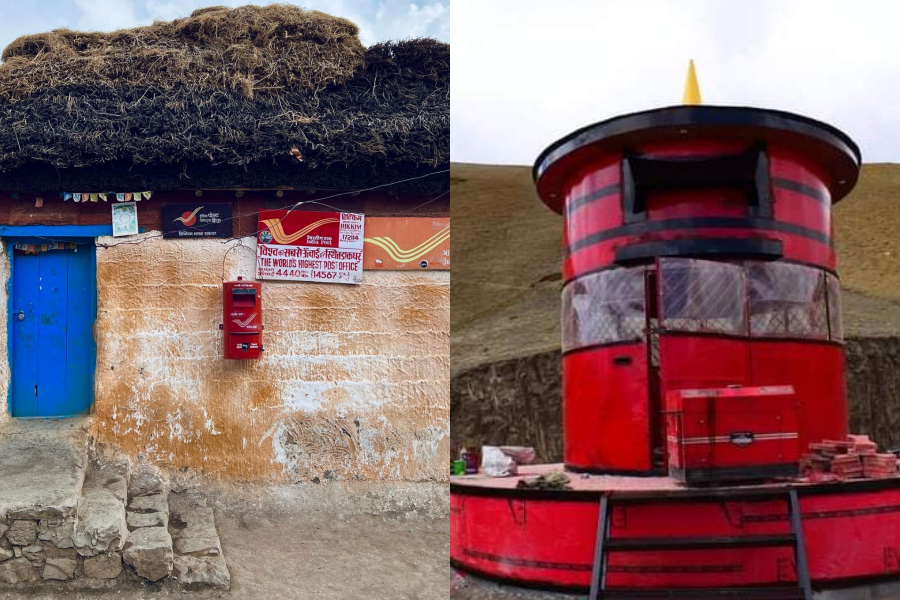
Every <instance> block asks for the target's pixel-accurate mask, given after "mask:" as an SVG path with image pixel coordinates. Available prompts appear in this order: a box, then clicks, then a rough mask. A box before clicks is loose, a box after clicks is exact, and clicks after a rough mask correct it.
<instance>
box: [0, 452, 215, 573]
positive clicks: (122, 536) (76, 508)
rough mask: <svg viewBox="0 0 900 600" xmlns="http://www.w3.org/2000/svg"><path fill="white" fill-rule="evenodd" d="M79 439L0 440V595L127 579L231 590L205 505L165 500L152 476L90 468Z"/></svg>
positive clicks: (210, 513)
mask: <svg viewBox="0 0 900 600" xmlns="http://www.w3.org/2000/svg"><path fill="white" fill-rule="evenodd" d="M82 441H83V439H81V438H79V440H78V441H77V442H75V443H73V441H72V439H71V438H64V439H63V438H56V437H54V436H46V435H42V436H40V437H39V438H28V439H26V438H25V437H20V438H15V439H12V440H10V439H9V438H6V437H0V590H2V589H3V587H4V586H14V587H21V586H30V585H34V584H35V583H39V582H41V581H45V582H48V583H50V582H52V583H53V584H54V585H57V586H59V585H63V586H72V587H89V588H109V587H114V586H116V585H119V584H122V583H124V582H127V581H129V580H134V579H140V580H149V581H155V582H162V581H171V582H172V583H173V584H177V585H181V586H184V587H194V586H213V587H217V588H221V589H229V588H230V585H231V576H230V574H229V572H228V567H227V565H226V564H225V557H224V555H223V553H222V545H221V542H220V541H219V535H218V532H217V531H216V525H215V515H214V514H213V510H212V509H211V508H209V507H207V506H205V501H197V500H193V501H191V500H189V499H187V498H186V497H180V496H177V495H176V496H175V497H170V496H169V494H168V490H167V487H166V485H165V481H164V480H163V479H162V478H160V477H159V476H157V475H155V474H153V473H139V474H137V475H134V476H133V477H129V474H128V472H127V470H124V469H122V468H115V467H112V466H104V465H102V464H94V465H91V466H88V461H87V453H86V446H85V445H84V444H82ZM47 473H50V474H51V475H50V476H49V477H45V476H44V475H45V474H47ZM170 500H173V503H172V504H171V505H170Z"/></svg>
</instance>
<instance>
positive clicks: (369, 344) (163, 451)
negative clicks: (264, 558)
mask: <svg viewBox="0 0 900 600" xmlns="http://www.w3.org/2000/svg"><path fill="white" fill-rule="evenodd" d="M151 236H152V233H147V234H143V235H142V236H140V237H139V238H138V239H146V241H144V242H142V243H137V244H135V243H127V244H124V243H118V242H120V241H121V240H116V239H114V238H100V239H99V240H98V246H100V247H98V249H97V288H98V310H97V312H98V314H97V321H96V326H95V338H96V341H97V370H96V378H95V392H96V393H95V403H94V409H93V414H94V418H93V423H92V433H93V435H94V437H95V439H96V441H97V442H99V443H101V444H108V445H110V446H112V447H115V448H117V449H121V450H124V451H125V452H126V453H127V454H129V455H130V456H132V457H138V456H142V457H144V458H146V459H148V460H149V461H151V462H154V463H156V464H160V465H162V466H164V467H168V468H172V469H182V468H190V469H195V470H197V471H200V472H203V473H206V474H208V475H212V476H216V477H226V478H232V479H241V480H305V481H306V480H314V479H315V478H320V479H325V478H339V479H343V480H398V481H443V480H446V479H447V468H446V465H447V459H448V457H449V449H450V421H449V414H448V413H449V390H448V385H447V383H448V381H449V373H450V365H449V356H450V351H449V341H450V331H449V321H450V274H449V273H447V272H437V271H435V272H416V273H407V272H389V271H367V272H365V275H364V277H363V284H362V285H359V286H352V285H336V284H316V283H299V282H276V281H266V282H264V283H263V287H262V290H263V291H262V306H263V311H264V312H263V322H264V327H265V330H264V333H263V344H264V347H265V352H264V354H263V357H262V358H261V359H259V360H249V361H233V360H231V361H229V360H225V359H224V358H223V357H222V355H223V352H222V341H223V334H222V332H221V331H219V328H218V327H219V323H221V322H222V279H223V269H224V274H225V279H226V280H230V279H234V278H236V277H237V276H243V277H244V278H245V279H252V278H253V275H254V272H255V266H254V265H255V252H254V250H255V249H254V248H253V247H252V244H253V243H252V242H250V243H249V245H250V247H249V248H236V249H234V250H232V251H231V252H228V254H227V256H226V252H227V251H228V250H229V248H233V247H234V246H235V245H236V244H237V242H236V241H227V242H226V243H222V241H219V240H169V239H165V240H164V239H160V238H153V237H151ZM129 241H130V242H133V241H135V240H134V239H129ZM244 243H245V244H248V242H244ZM103 245H109V247H106V248H104V247H102V246H103Z"/></svg>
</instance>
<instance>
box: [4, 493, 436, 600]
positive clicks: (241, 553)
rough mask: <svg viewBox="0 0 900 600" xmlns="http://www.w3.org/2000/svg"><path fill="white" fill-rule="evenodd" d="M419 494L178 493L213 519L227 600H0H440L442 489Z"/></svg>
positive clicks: (57, 592)
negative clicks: (204, 504) (195, 500)
mask: <svg viewBox="0 0 900 600" xmlns="http://www.w3.org/2000/svg"><path fill="white" fill-rule="evenodd" d="M425 485H426V486H428V484H425ZM428 487H430V488H431V490H425V491H421V492H418V491H417V492H414V493H411V494H407V493H405V492H403V491H402V490H401V491H399V492H392V491H390V490H389V489H388V488H387V487H386V486H369V487H365V488H364V487H362V486H359V485H356V484H348V485H347V486H341V485H340V484H321V485H318V486H317V485H315V484H298V485H295V486H279V487H272V488H253V487H244V488H241V487H240V486H232V487H216V486H212V485H208V486H203V487H197V488H194V489H190V490H188V491H185V492H182V493H187V494H192V495H196V496H197V497H200V498H206V499H207V501H208V502H209V505H210V506H213V507H214V508H215V510H216V523H217V526H218V529H219V535H220V538H221V541H222V547H223V551H224V554H225V559H226V561H227V562H228V567H229V570H230V571H231V581H232V585H231V591H230V592H221V591H213V590H208V589H207V590H192V591H190V592H189V593H185V592H184V591H182V589H181V588H180V587H178V586H175V585H165V586H162V587H159V586H155V585H152V584H150V585H143V586H141V585H137V584H135V585H134V586H133V587H129V588H127V589H121V588H120V589H116V590H108V591H90V590H71V589H36V590H32V591H20V590H15V591H5V592H4V591H0V600H57V599H67V600H111V599H116V600H139V599H140V600H145V599H151V598H152V599H159V600H162V599H166V598H192V599H197V600H200V599H203V600H206V599H211V598H240V599H241V600H257V599H259V600H275V599H279V600H280V599H288V598H301V599H302V598H310V599H312V598H315V599H316V600H319V599H322V600H329V599H335V600H337V599H341V600H344V599H348V598H366V599H373V600H375V599H384V600H431V599H435V600H436V599H438V598H447V594H448V582H449V580H450V576H451V569H450V567H449V565H448V564H447V557H448V556H449V552H450V527H449V521H448V519H447V518H446V512H445V502H446V499H445V498H444V495H445V494H444V492H442V491H441V490H440V489H439V488H440V487H441V486H437V485H433V486H428ZM354 488H355V489H354ZM443 488H445V489H446V486H443ZM348 490H349V491H348ZM384 509H387V512H381V513H380V514H373V513H374V511H375V510H379V511H381V510H384Z"/></svg>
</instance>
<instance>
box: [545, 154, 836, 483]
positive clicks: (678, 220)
mask: <svg viewBox="0 0 900 600" xmlns="http://www.w3.org/2000/svg"><path fill="white" fill-rule="evenodd" d="M749 148H750V142H746V141H734V140H723V139H705V140H703V139H701V140H675V141H668V142H660V143H654V144H647V145H644V146H641V147H638V148H635V149H634V150H635V152H636V153H637V154H638V155H640V156H642V157H651V158H700V157H711V156H728V155H735V154H740V153H741V152H744V151H747V150H748V149H749ZM766 152H767V155H768V161H769V162H768V166H769V179H770V182H771V189H770V193H771V216H770V217H763V216H755V215H754V213H753V210H752V209H751V207H750V206H749V204H748V195H747V192H746V191H744V190H741V189H730V188H725V187H721V188H716V187H713V188H705V187H702V185H699V184H698V188H697V189H687V190H685V189H677V190H668V189H660V190H653V191H651V192H650V193H649V194H648V195H647V199H646V211H645V214H644V217H643V219H640V220H634V219H632V220H631V221H630V222H629V219H628V218H627V215H626V214H625V212H626V211H625V209H624V207H623V194H622V177H621V171H622V161H623V156H622V155H621V154H602V155H598V156H596V157H595V158H594V160H593V161H592V162H591V163H590V164H587V165H585V166H581V167H579V168H580V170H579V171H577V172H575V173H573V174H572V176H571V177H570V178H569V181H570V182H571V183H570V185H569V186H568V188H567V189H565V190H564V192H565V198H566V202H565V210H564V216H565V229H564V232H565V233H564V246H565V248H564V250H565V258H564V263H563V279H564V281H566V282H571V281H572V280H573V279H576V278H578V277H579V276H582V275H586V274H589V273H593V272H596V271H598V270H602V269H606V268H611V267H616V266H619V265H617V263H616V252H617V250H620V249H621V248H623V247H627V246H630V245H633V244H645V243H647V242H660V241H671V240H685V239H691V240H698V239H699V240H703V239H709V238H717V239H722V238H725V239H729V240H736V239H749V240H760V239H762V240H777V241H780V242H781V243H782V249H783V257H782V259H783V260H786V261H792V262H799V263H804V264H806V265H808V266H811V267H814V268H818V269H823V270H828V271H832V272H833V271H834V270H835V252H834V248H833V245H832V226H831V196H830V191H829V186H828V183H829V182H828V179H827V178H828V175H827V173H824V172H822V171H821V169H819V168H817V166H816V165H815V164H813V163H812V162H811V161H810V160H809V159H807V158H806V157H804V156H803V155H800V154H798V153H796V152H794V151H792V150H789V149H787V148H781V147H779V146H777V145H775V144H771V143H770V144H769V146H768V147H767V148H766ZM703 258H706V259H710V260H715V258H716V257H715V256H704V257H703ZM650 260H652V258H647V259H645V261H646V262H649V261H650ZM564 318H565V317H564ZM660 355H661V357H662V372H661V384H660V387H661V390H660V393H661V394H665V392H666V391H667V390H669V389H677V388H701V387H721V386H723V385H731V384H742V385H746V386H750V385H793V386H794V388H795V390H796V393H797V397H798V399H799V401H800V415H799V416H800V424H801V425H800V427H801V431H800V444H801V446H800V447H801V448H805V447H806V444H807V443H809V442H810V441H820V440H822V439H831V438H840V437H843V436H845V435H846V433H847V406H846V398H845V391H844V363H843V360H844V359H843V349H842V347H841V346H840V345H838V344H836V343H832V342H828V341H816V340H803V341H791V340H775V341H769V340H757V339H751V338H729V337H725V336H720V337H715V336H709V335H697V336H688V335H678V336H667V335H663V336H662V337H661V347H660ZM616 357H627V358H628V359H629V360H630V363H629V364H627V365H624V364H622V363H620V364H619V365H618V366H616V365H615V364H614V359H615V358H616ZM648 377H649V376H648V369H647V349H646V345H645V344H644V343H631V344H619V345H608V346H597V347H588V348H580V349H577V350H574V351H569V352H567V353H565V354H564V355H563V417H564V418H563V422H564V440H565V442H564V459H565V463H566V465H567V466H568V467H570V468H576V469H579V468H580V469H586V470H600V471H603V470H608V471H616V472H647V471H649V470H650V468H651V448H650V444H651V442H650V428H651V421H652V419H651V416H652V415H651V414H650V412H651V411H650V403H649V399H648V394H649V391H648V385H649V382H648Z"/></svg>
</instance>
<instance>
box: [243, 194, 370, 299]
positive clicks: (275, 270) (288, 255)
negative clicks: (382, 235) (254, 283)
mask: <svg viewBox="0 0 900 600" xmlns="http://www.w3.org/2000/svg"><path fill="white" fill-rule="evenodd" d="M363 227H364V217H363V215H360V214H356V213H338V212H308V211H299V210H294V211H286V210H261V211H259V227H258V228H257V229H258V230H259V233H257V239H256V241H257V248H256V278H257V279H286V280H291V281H320V282H325V283H362V262H363Z"/></svg>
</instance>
